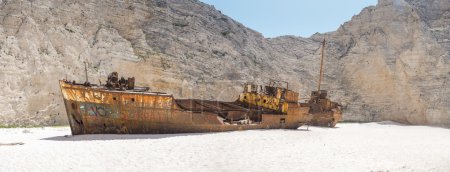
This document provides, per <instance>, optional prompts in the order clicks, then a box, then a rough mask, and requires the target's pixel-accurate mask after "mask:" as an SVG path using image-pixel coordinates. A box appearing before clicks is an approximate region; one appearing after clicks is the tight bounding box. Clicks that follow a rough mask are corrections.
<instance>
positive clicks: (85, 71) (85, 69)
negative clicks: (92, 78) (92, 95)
mask: <svg viewBox="0 0 450 172" xmlns="http://www.w3.org/2000/svg"><path fill="white" fill-rule="evenodd" d="M84 73H85V75H86V82H85V83H88V82H89V78H88V72H87V62H86V61H84Z"/></svg>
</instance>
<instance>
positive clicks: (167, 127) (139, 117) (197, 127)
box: [60, 81, 311, 135]
mask: <svg viewBox="0 0 450 172" xmlns="http://www.w3.org/2000/svg"><path fill="white" fill-rule="evenodd" d="M60 86H61V91H62V93H63V97H64V103H65V106H66V111H67V115H68V118H69V124H70V126H71V130H72V134H73V135H77V134H163V133H203V132H222V131H235V130H251V129H297V128H298V127H300V126H301V125H303V124H304V123H306V122H307V121H309V120H310V118H311V116H309V115H308V111H309V108H307V107H300V105H298V104H296V105H295V104H291V105H290V106H291V108H289V109H288V113H287V114H264V113H262V114H260V115H261V120H260V121H258V122H255V123H252V124H227V123H225V122H224V120H223V119H221V117H220V116H219V115H218V114H217V113H214V112H208V111H188V110H185V109H183V108H180V107H179V106H178V105H177V103H176V102H175V99H174V98H173V97H172V96H171V95H166V94H157V93H142V92H122V91H108V90H104V89H96V88H90V87H84V86H81V85H73V84H69V83H66V82H65V81H60ZM232 103H233V102H228V104H232ZM242 109H243V107H241V108H238V109H229V112H238V111H237V110H241V111H242ZM247 112H249V113H250V112H252V109H247V111H246V112H245V113H247Z"/></svg>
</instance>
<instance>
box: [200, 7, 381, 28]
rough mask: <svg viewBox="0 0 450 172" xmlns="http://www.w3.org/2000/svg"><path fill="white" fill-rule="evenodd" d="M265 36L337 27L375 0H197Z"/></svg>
mask: <svg viewBox="0 0 450 172" xmlns="http://www.w3.org/2000/svg"><path fill="white" fill-rule="evenodd" d="M200 1H202V2H205V3H207V4H210V5H214V6H215V7H216V9H218V10H220V11H222V13H223V14H225V15H227V16H230V17H231V18H233V19H235V20H237V21H239V22H241V23H242V24H244V25H245V26H247V27H249V28H252V29H254V30H256V31H258V32H261V33H262V34H263V35H264V36H265V37H276V36H281V35H296V36H303V37H309V36H311V35H312V34H314V33H316V32H321V33H323V32H329V31H334V30H336V29H337V28H338V27H339V26H340V25H341V24H343V23H344V22H346V21H349V20H350V19H351V17H352V16H353V15H355V14H358V13H359V12H360V11H361V10H362V9H363V8H364V7H367V6H370V5H376V3H377V0H200Z"/></svg>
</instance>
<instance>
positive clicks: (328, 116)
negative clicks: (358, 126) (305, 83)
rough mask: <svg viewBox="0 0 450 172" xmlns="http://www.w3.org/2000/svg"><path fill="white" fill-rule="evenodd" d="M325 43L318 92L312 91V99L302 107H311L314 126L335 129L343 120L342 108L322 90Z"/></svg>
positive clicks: (323, 44) (310, 111)
mask: <svg viewBox="0 0 450 172" xmlns="http://www.w3.org/2000/svg"><path fill="white" fill-rule="evenodd" d="M325 43H326V42H325V38H324V39H323V42H322V57H321V60H320V75H319V81H318V83H317V91H312V92H311V98H310V99H309V100H308V101H307V102H306V103H302V106H304V107H310V109H309V113H310V114H312V119H311V124H312V125H317V126H328V127H335V126H336V123H337V122H339V121H341V120H342V109H341V106H340V105H339V104H338V103H336V102H332V101H331V100H330V99H328V98H327V95H328V92H327V91H326V90H321V89H320V85H321V83H322V78H323V59H324V54H325Z"/></svg>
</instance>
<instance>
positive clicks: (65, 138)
mask: <svg viewBox="0 0 450 172" xmlns="http://www.w3.org/2000/svg"><path fill="white" fill-rule="evenodd" d="M273 130H274V129H270V130H269V129H261V130H243V131H230V132H216V133H179V134H86V135H65V136H54V137H49V138H43V139H41V140H51V141H97V140H144V139H165V138H171V137H189V136H201V135H215V134H230V133H235V132H245V131H259V132H261V131H273ZM275 130H279V131H294V132H296V131H301V132H304V131H311V128H309V130H307V128H306V127H305V128H304V127H302V128H298V129H297V130H290V129H275Z"/></svg>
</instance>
